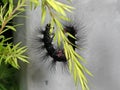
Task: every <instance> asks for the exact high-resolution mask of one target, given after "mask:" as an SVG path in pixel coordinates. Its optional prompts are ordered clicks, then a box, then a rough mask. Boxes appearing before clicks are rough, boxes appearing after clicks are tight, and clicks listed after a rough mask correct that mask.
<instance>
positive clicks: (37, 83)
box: [21, 0, 120, 90]
mask: <svg viewBox="0 0 120 90" xmlns="http://www.w3.org/2000/svg"><path fill="white" fill-rule="evenodd" d="M63 1H64V2H65V1H67V0H62V2H63ZM71 5H73V6H74V7H75V8H76V10H74V13H73V14H71V15H69V14H68V16H69V17H71V18H74V20H76V21H75V22H76V23H78V24H79V23H80V22H81V21H82V23H83V24H84V25H85V29H86V31H87V45H86V50H85V51H84V52H83V53H84V56H85V58H86V60H87V62H88V64H87V65H86V66H87V67H88V68H89V70H90V71H91V72H92V73H93V74H94V77H93V78H91V77H88V79H89V81H90V83H89V86H90V88H91V90H120V85H119V84H120V78H119V76H120V65H119V64H120V61H119V59H120V40H119V38H120V0H73V3H72V4H71ZM26 13H27V16H29V18H27V19H26V29H27V31H26V32H27V45H30V43H31V42H30V38H31V36H32V33H33V32H34V30H35V29H37V28H39V25H40V10H39V8H38V9H36V10H33V11H30V10H29V9H28V11H27V12H26ZM30 57H31V59H30V62H31V63H30V64H29V65H28V67H27V71H26V76H27V77H26V82H22V84H21V85H24V84H25V85H27V90H75V86H74V82H73V79H72V77H71V76H70V74H69V73H68V72H67V73H66V72H64V71H63V70H62V69H61V65H60V64H57V69H56V71H51V70H49V69H48V63H44V64H43V63H42V64H41V60H40V59H39V55H38V56H37V55H34V53H31V54H30ZM23 74H24V73H23ZM23 83H24V84H23ZM21 90H22V89H21ZM25 90H26V89H25ZM79 90H80V89H79Z"/></svg>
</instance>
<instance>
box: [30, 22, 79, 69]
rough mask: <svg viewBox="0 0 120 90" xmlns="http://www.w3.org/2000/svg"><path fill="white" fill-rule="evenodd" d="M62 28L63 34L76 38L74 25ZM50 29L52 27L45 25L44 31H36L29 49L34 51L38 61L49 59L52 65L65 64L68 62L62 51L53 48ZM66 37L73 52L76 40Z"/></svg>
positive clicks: (52, 36) (61, 49)
mask: <svg viewBox="0 0 120 90" xmlns="http://www.w3.org/2000/svg"><path fill="white" fill-rule="evenodd" d="M63 26H64V27H63V28H64V30H63V32H64V33H70V34H71V35H72V36H74V37H75V38H77V37H76V34H77V29H78V28H76V27H75V25H70V24H68V25H63ZM51 28H52V27H51V25H50V24H46V26H45V29H44V30H43V29H41V28H40V29H38V30H37V31H36V34H37V35H36V34H33V35H34V36H33V37H34V38H33V39H32V47H30V48H32V52H33V51H35V52H34V56H35V53H37V57H38V59H42V60H41V61H47V60H48V59H49V57H51V58H52V60H49V61H50V62H51V64H52V65H55V64H56V62H61V63H63V64H67V61H68V60H67V59H66V56H65V53H64V49H63V48H58V47H55V45H54V43H53V38H54V35H51V34H50V29H51ZM79 31H80V30H79ZM36 36H37V37H36ZM66 37H67V38H68V40H69V41H70V42H71V43H72V44H71V45H72V47H73V49H74V50H75V49H76V46H77V45H76V41H77V39H75V38H72V37H71V36H69V35H67V36H66ZM32 54H33V53H32ZM35 58H36V57H35ZM52 65H51V66H52ZM52 67H53V66H52Z"/></svg>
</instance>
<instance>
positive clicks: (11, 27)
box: [5, 25, 16, 31]
mask: <svg viewBox="0 0 120 90" xmlns="http://www.w3.org/2000/svg"><path fill="white" fill-rule="evenodd" d="M5 27H7V28H8V29H11V30H13V31H16V28H14V26H9V25H6V26H5Z"/></svg>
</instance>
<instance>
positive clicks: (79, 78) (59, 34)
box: [41, 0, 93, 90]
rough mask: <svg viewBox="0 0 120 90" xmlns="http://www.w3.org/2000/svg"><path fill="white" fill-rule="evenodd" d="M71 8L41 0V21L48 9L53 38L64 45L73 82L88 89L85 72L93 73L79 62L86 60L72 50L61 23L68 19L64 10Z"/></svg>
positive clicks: (49, 0) (53, 0)
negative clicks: (54, 28)
mask: <svg viewBox="0 0 120 90" xmlns="http://www.w3.org/2000/svg"><path fill="white" fill-rule="evenodd" d="M73 9H74V8H73V7H71V6H69V5H66V4H63V3H61V2H58V1H57V0H41V10H42V14H41V18H42V20H41V22H42V23H44V21H45V17H46V12H47V10H48V12H49V15H50V17H51V19H50V24H51V25H52V26H53V27H54V26H56V30H55V37H54V40H55V41H57V44H58V46H60V45H61V44H62V46H63V47H64V52H65V56H66V58H67V60H68V66H69V70H70V72H71V74H72V75H73V77H74V81H75V84H76V85H78V83H80V84H81V87H82V90H89V88H88V80H87V78H86V76H85V74H86V73H87V74H88V75H90V76H93V75H92V74H91V72H90V71H89V70H88V69H87V68H86V67H85V66H83V65H82V64H81V63H80V61H82V62H86V60H85V59H84V58H83V57H82V56H81V55H79V54H78V53H77V52H75V51H74V50H73V47H72V44H71V43H70V41H69V40H68V39H67V37H66V35H65V34H64V28H63V25H62V23H61V21H62V20H63V21H70V20H69V19H68V17H67V14H66V11H68V12H72V10H73ZM68 35H69V36H70V37H72V38H75V37H73V36H72V35H71V34H68Z"/></svg>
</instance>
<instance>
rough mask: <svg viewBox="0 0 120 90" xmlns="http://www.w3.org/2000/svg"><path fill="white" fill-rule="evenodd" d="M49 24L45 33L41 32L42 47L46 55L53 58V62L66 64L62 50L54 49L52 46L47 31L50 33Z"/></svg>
mask: <svg viewBox="0 0 120 90" xmlns="http://www.w3.org/2000/svg"><path fill="white" fill-rule="evenodd" d="M50 28H51V26H50V24H47V25H46V29H45V31H43V40H42V41H43V42H44V47H45V49H46V50H47V53H48V55H49V56H51V57H52V58H53V61H54V62H56V61H59V62H66V61H67V60H66V57H65V55H64V52H63V50H61V49H55V48H54V46H53V44H52V39H53V37H52V38H51V37H50V34H49V31H50Z"/></svg>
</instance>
